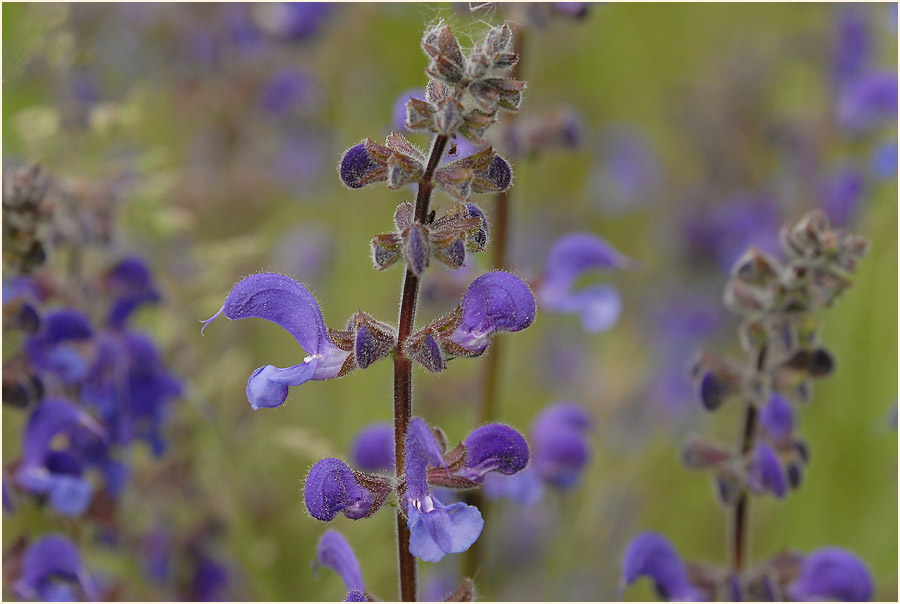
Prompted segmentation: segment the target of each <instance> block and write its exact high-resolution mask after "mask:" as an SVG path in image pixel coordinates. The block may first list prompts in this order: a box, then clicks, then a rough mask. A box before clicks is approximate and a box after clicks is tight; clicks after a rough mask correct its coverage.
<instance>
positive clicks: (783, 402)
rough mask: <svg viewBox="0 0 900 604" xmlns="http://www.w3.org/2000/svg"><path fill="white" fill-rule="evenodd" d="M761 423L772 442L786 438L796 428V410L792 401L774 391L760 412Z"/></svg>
mask: <svg viewBox="0 0 900 604" xmlns="http://www.w3.org/2000/svg"><path fill="white" fill-rule="evenodd" d="M759 420H760V425H761V426H762V429H763V430H764V431H765V433H766V435H768V437H769V438H770V439H771V440H772V442H778V441H780V440H784V439H785V438H787V437H789V436H790V435H791V432H793V430H794V410H793V409H792V408H791V403H790V401H788V400H787V398H785V397H784V396H782V395H780V394H778V393H777V392H773V393H772V395H771V396H770V397H769V402H768V404H767V405H766V406H765V407H763V408H762V411H761V412H760V417H759Z"/></svg>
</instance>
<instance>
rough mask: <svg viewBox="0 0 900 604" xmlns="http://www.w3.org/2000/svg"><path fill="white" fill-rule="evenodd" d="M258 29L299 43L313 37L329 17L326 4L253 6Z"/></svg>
mask: <svg viewBox="0 0 900 604" xmlns="http://www.w3.org/2000/svg"><path fill="white" fill-rule="evenodd" d="M253 11H254V13H253V16H254V18H255V21H256V23H257V25H259V27H260V29H262V30H264V31H265V32H267V33H269V34H271V35H273V36H275V37H278V38H282V39H285V40H288V41H292V42H300V41H303V40H304V39H306V38H309V37H310V36H312V35H314V34H315V33H316V32H318V31H319V29H321V27H322V25H323V24H324V23H325V21H327V19H328V17H329V16H330V15H331V11H332V6H331V5H330V4H329V3H327V2H273V3H266V4H257V5H254V6H253Z"/></svg>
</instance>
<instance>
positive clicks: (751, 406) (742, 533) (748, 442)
mask: <svg viewBox="0 0 900 604" xmlns="http://www.w3.org/2000/svg"><path fill="white" fill-rule="evenodd" d="M765 367H766V347H765V346H763V347H762V348H761V349H760V351H759V354H757V356H756V364H755V369H756V373H757V375H762V374H763V373H764V371H765ZM757 415H758V414H757V412H756V404H755V403H754V401H753V400H752V399H750V398H748V399H747V402H746V407H745V408H744V424H743V426H742V427H741V433H740V452H741V456H742V457H746V456H747V454H748V453H750V451H751V450H752V449H753V443H754V440H755V438H756V419H757ZM749 504H750V499H749V498H748V497H747V491H746V490H745V491H743V492H742V493H741V495H740V497H738V500H737V503H736V504H735V506H734V513H733V515H732V519H731V522H732V525H731V536H732V544H731V545H732V548H731V564H732V567H731V568H732V570H733V571H734V572H735V573H736V574H737V573H740V572H741V570H742V569H743V568H744V561H745V559H746V553H747V541H748V539H747V532H748V529H747V525H748V521H747V518H748V516H749V515H750V512H749V509H748V508H749Z"/></svg>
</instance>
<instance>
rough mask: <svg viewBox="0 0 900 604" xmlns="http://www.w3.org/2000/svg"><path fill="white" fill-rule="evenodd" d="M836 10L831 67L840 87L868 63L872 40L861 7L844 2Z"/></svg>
mask: <svg viewBox="0 0 900 604" xmlns="http://www.w3.org/2000/svg"><path fill="white" fill-rule="evenodd" d="M837 10H838V14H837V19H836V29H837V31H836V35H835V41H834V48H833V49H832V69H833V71H834V79H835V82H836V83H837V85H838V86H839V87H840V86H842V85H844V84H846V83H847V82H848V81H850V80H852V79H853V78H855V77H856V76H857V75H858V74H859V73H860V71H862V69H863V68H864V67H865V65H866V63H868V61H869V58H870V56H871V54H872V41H871V34H870V32H869V27H868V25H867V24H866V19H865V12H864V11H863V10H861V7H859V6H856V5H851V4H844V5H841V6H840V7H839V8H838V9H837Z"/></svg>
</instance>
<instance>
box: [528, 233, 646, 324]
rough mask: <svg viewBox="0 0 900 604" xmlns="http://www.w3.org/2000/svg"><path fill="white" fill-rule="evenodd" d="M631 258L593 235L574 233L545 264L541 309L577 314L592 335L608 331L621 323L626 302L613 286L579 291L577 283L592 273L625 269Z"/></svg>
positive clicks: (558, 244)
mask: <svg viewBox="0 0 900 604" xmlns="http://www.w3.org/2000/svg"><path fill="white" fill-rule="evenodd" d="M627 264H628V258H626V257H625V256H624V255H623V254H621V253H620V252H618V251H617V250H616V249H615V248H614V247H612V246H611V245H610V244H608V243H607V242H606V241H604V240H603V239H601V238H600V237H597V236H596V235H592V234H590V233H570V234H568V235H565V236H563V237H561V238H560V239H558V240H557V241H556V243H554V244H553V247H551V248H550V252H549V253H548V254H547V261H546V263H545V264H544V274H543V279H542V280H541V284H540V286H539V287H538V299H539V300H540V303H541V307H542V308H546V309H547V310H551V311H554V312H559V313H577V314H579V315H580V316H581V323H582V325H583V326H584V328H585V329H586V330H587V331H589V332H591V333H599V332H601V331H606V330H607V329H609V328H610V327H612V326H613V325H615V323H616V321H618V320H619V315H620V314H621V312H622V300H621V298H620V297H619V292H618V291H616V289H615V288H614V287H612V286H610V285H594V286H591V287H586V288H583V289H581V290H578V291H576V290H575V283H576V281H578V279H579V278H580V277H581V276H582V275H583V274H584V273H585V272H587V271H589V270H592V269H606V268H625V267H626V266H627Z"/></svg>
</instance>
